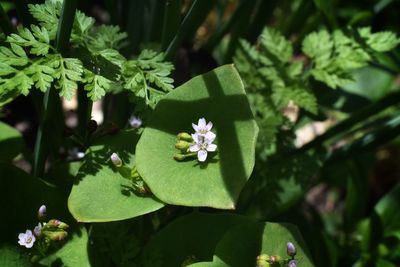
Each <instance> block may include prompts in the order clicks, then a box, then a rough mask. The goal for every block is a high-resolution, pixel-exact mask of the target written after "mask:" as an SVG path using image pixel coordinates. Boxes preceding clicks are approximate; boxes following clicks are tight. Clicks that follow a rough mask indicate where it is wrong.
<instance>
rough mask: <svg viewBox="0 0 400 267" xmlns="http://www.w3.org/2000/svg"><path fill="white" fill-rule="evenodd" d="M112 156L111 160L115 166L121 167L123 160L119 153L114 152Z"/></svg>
mask: <svg viewBox="0 0 400 267" xmlns="http://www.w3.org/2000/svg"><path fill="white" fill-rule="evenodd" d="M110 158H111V162H112V163H113V164H114V166H115V167H121V166H122V160H121V158H120V157H119V156H118V154H117V153H112V154H111V157H110Z"/></svg>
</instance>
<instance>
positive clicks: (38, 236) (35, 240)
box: [18, 205, 69, 261]
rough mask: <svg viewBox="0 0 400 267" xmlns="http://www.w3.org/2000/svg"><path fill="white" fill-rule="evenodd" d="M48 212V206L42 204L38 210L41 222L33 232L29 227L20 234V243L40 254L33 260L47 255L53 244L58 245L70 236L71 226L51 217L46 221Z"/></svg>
mask: <svg viewBox="0 0 400 267" xmlns="http://www.w3.org/2000/svg"><path fill="white" fill-rule="evenodd" d="M46 213H47V208H46V206H45V205H42V206H40V208H39V210H38V212H37V216H38V219H39V223H38V225H37V226H35V228H34V229H33V232H32V231H31V230H29V229H27V230H26V231H25V233H20V234H19V235H18V239H19V240H18V244H20V245H21V246H24V247H26V248H29V249H30V248H34V249H35V251H36V253H37V254H38V255H34V256H33V257H32V260H33V261H36V260H38V259H40V257H42V256H44V255H46V252H47V251H48V250H49V248H50V247H51V246H57V245H58V244H59V242H60V241H62V240H65V238H66V237H67V236H68V232H67V230H68V228H69V226H68V225H67V224H66V223H64V222H62V221H60V220H57V219H51V220H49V221H48V222H47V223H46V222H45V219H46V216H47V214H46Z"/></svg>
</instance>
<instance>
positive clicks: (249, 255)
mask: <svg viewBox="0 0 400 267" xmlns="http://www.w3.org/2000/svg"><path fill="white" fill-rule="evenodd" d="M239 240H240V242H238V241H239ZM289 241H290V242H292V243H293V244H294V245H295V247H296V250H297V254H296V256H295V259H297V262H298V266H302V267H312V266H314V265H313V264H312V262H311V258H310V256H309V254H308V252H307V248H306V245H305V243H304V241H303V239H302V237H301V235H300V233H299V231H298V230H297V227H295V226H294V225H291V224H283V223H270V222H266V223H261V222H245V223H242V224H238V225H236V226H233V227H232V228H230V229H229V230H228V231H227V232H226V234H225V235H224V236H223V238H222V239H221V240H220V242H219V243H218V244H217V247H216V249H215V255H214V258H213V262H200V263H195V264H192V265H190V266H193V267H200V266H201V267H206V266H207V267H228V266H229V267H242V266H255V265H256V259H257V256H259V255H263V254H266V255H279V256H281V257H282V259H290V257H289V256H287V254H286V244H287V242H289Z"/></svg>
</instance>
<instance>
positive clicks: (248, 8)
mask: <svg viewBox="0 0 400 267" xmlns="http://www.w3.org/2000/svg"><path fill="white" fill-rule="evenodd" d="M242 4H243V5H240V6H239V14H240V15H239V16H238V18H237V20H236V21H235V23H234V25H233V29H232V31H231V36H230V40H229V45H228V48H227V50H226V53H225V57H224V63H230V62H232V56H233V54H234V53H235V50H236V47H237V44H238V43H239V38H240V37H241V36H242V35H243V34H244V32H245V31H246V29H248V26H249V25H248V21H249V20H250V17H251V14H252V11H253V8H254V4H255V1H254V0H246V1H243V2H242Z"/></svg>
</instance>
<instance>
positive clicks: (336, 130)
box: [294, 93, 400, 154]
mask: <svg viewBox="0 0 400 267" xmlns="http://www.w3.org/2000/svg"><path fill="white" fill-rule="evenodd" d="M399 102H400V93H394V94H390V95H387V96H386V97H384V98H382V99H381V100H379V101H377V102H375V103H373V104H371V105H369V106H367V107H365V108H363V109H361V110H360V111H358V112H356V113H355V114H354V115H352V116H351V117H350V118H348V119H346V120H344V121H342V122H339V123H338V124H336V125H335V126H333V127H332V128H330V129H329V130H328V131H326V132H325V133H324V134H322V135H320V136H318V137H316V138H315V139H314V140H313V141H311V142H309V143H307V144H305V145H304V146H302V147H301V148H299V149H297V150H295V151H294V154H297V153H301V152H304V151H307V150H309V149H312V148H315V147H318V146H320V145H321V144H322V143H323V142H325V141H326V140H328V139H330V138H332V137H334V136H336V135H338V134H341V133H342V132H344V131H347V130H349V129H351V128H352V127H353V126H354V125H355V124H357V123H359V122H361V121H364V120H365V119H367V118H368V117H370V116H372V115H375V114H377V113H379V112H381V111H382V110H384V109H386V108H388V107H390V106H392V105H394V104H397V103H399Z"/></svg>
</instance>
